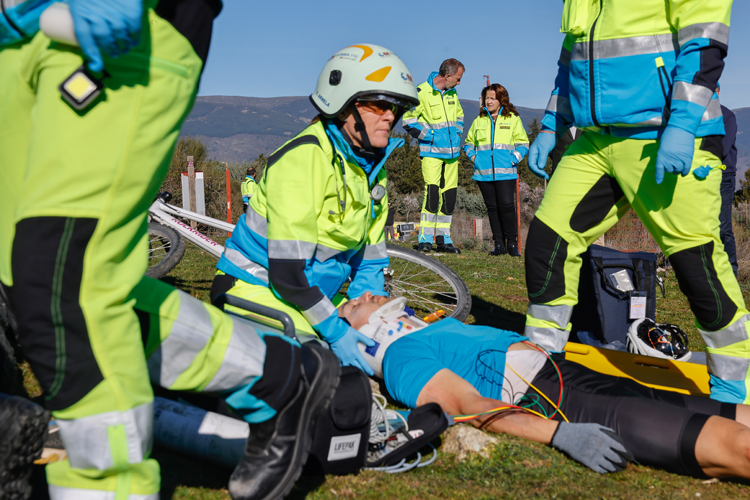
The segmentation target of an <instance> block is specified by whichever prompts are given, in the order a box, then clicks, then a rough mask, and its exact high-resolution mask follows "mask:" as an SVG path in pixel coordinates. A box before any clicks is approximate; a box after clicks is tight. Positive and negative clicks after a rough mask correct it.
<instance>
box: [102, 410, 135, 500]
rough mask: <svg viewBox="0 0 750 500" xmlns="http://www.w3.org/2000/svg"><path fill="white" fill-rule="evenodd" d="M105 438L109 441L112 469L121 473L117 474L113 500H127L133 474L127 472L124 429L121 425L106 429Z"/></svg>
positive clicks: (126, 443)
mask: <svg viewBox="0 0 750 500" xmlns="http://www.w3.org/2000/svg"><path fill="white" fill-rule="evenodd" d="M107 438H108V439H109V449H110V451H111V452H112V460H113V462H114V463H115V467H114V468H115V470H118V471H122V472H119V473H118V474H117V489H116V490H115V499H116V500H127V499H128V493H129V492H130V483H131V482H132V480H133V473H132V472H131V471H130V470H128V442H127V437H126V435H125V428H124V427H123V426H122V425H115V426H111V427H109V428H107Z"/></svg>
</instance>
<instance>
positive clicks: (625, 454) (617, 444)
mask: <svg viewBox="0 0 750 500" xmlns="http://www.w3.org/2000/svg"><path fill="white" fill-rule="evenodd" d="M550 444H551V445H552V447H553V448H555V449H557V450H560V451H562V452H563V453H565V454H567V455H568V456H569V457H570V458H572V459H573V460H575V461H576V462H579V463H581V464H583V465H585V466H586V467H589V468H590V469H592V470H593V471H594V472H598V473H599V474H606V473H607V472H620V471H621V470H623V469H624V468H625V467H627V466H628V462H630V461H632V460H633V454H632V453H630V452H629V451H628V449H627V448H625V443H623V441H622V438H621V437H620V436H619V435H618V434H617V433H616V432H615V431H613V430H612V429H609V428H607V427H604V426H602V425H599V424H569V423H567V422H560V425H558V426H557V430H555V434H554V435H553V436H552V442H551V443H550Z"/></svg>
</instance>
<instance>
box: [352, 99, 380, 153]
mask: <svg viewBox="0 0 750 500" xmlns="http://www.w3.org/2000/svg"><path fill="white" fill-rule="evenodd" d="M352 114H353V115H354V130H356V131H357V132H359V136H360V138H361V139H362V147H359V148H357V147H356V146H354V144H352V140H351V137H349V134H344V137H345V138H346V140H347V141H348V142H349V145H350V146H352V149H353V150H355V151H354V152H355V154H356V155H357V156H360V157H361V158H364V159H366V160H369V159H371V158H373V157H375V154H376V151H375V148H373V147H372V144H371V143H370V137H369V136H368V135H367V127H365V122H364V121H362V116H361V115H360V114H359V110H358V109H357V106H356V105H352ZM355 148H356V149H359V151H357V150H356V149H355Z"/></svg>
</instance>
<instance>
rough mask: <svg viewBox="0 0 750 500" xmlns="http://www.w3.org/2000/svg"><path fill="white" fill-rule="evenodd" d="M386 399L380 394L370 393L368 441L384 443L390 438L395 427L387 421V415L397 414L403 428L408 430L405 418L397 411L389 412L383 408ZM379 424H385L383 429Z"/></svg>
mask: <svg viewBox="0 0 750 500" xmlns="http://www.w3.org/2000/svg"><path fill="white" fill-rule="evenodd" d="M385 404H386V399H385V396H383V395H382V394H373V395H372V413H371V416H370V443H372V444H378V443H384V442H385V441H387V440H388V438H390V437H391V436H392V435H393V433H394V431H395V429H394V428H393V427H391V425H390V423H389V422H388V415H389V413H390V414H391V415H395V416H397V417H398V418H399V419H401V421H402V422H403V423H404V429H405V430H406V431H408V430H409V425H408V423H407V422H406V419H405V418H404V417H403V415H401V414H400V413H398V412H389V411H387V410H386V409H385ZM380 424H385V430H383V431H381V430H380Z"/></svg>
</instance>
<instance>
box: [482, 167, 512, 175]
mask: <svg viewBox="0 0 750 500" xmlns="http://www.w3.org/2000/svg"><path fill="white" fill-rule="evenodd" d="M477 172H478V173H479V175H492V169H491V168H487V169H482V170H477ZM515 172H516V169H515V168H513V167H511V168H499V167H495V173H496V174H514V173H515Z"/></svg>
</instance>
